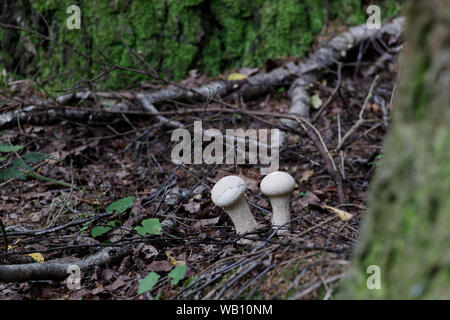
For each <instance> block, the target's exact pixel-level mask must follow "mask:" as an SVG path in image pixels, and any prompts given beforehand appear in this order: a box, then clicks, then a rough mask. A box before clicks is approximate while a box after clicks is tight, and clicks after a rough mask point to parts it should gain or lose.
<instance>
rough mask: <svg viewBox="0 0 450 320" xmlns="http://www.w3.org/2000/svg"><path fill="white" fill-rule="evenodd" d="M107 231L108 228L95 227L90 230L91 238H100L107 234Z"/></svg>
mask: <svg viewBox="0 0 450 320" xmlns="http://www.w3.org/2000/svg"><path fill="white" fill-rule="evenodd" d="M109 230H111V228H110V227H103V226H97V227H94V228H92V230H91V236H92V237H93V238H96V237H98V236H101V235H102V234H105V233H107V232H108V231H109Z"/></svg>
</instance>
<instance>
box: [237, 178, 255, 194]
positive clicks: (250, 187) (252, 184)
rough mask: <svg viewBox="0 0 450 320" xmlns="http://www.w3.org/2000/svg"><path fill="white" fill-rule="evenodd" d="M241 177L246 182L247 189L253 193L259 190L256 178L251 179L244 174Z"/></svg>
mask: <svg viewBox="0 0 450 320" xmlns="http://www.w3.org/2000/svg"><path fill="white" fill-rule="evenodd" d="M241 178H242V179H243V180H244V181H245V183H246V184H247V189H248V190H250V191H251V192H255V193H258V192H259V188H258V180H256V179H252V178H249V177H246V176H241Z"/></svg>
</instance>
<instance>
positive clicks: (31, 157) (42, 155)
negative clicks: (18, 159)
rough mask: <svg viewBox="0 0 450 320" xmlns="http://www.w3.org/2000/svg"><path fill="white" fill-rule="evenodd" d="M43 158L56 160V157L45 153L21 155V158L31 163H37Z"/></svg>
mask: <svg viewBox="0 0 450 320" xmlns="http://www.w3.org/2000/svg"><path fill="white" fill-rule="evenodd" d="M45 159H52V160H57V159H56V158H54V157H52V156H51V155H49V154H47V153H39V152H34V153H28V154H26V155H24V156H23V157H22V160H24V161H26V162H31V163H38V162H41V161H42V160H45Z"/></svg>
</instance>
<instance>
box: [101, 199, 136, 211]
mask: <svg viewBox="0 0 450 320" xmlns="http://www.w3.org/2000/svg"><path fill="white" fill-rule="evenodd" d="M133 204H134V197H127V198H123V199H120V200H117V201H114V202H113V203H111V204H110V205H109V206H108V207H107V208H106V212H115V213H122V212H124V211H125V210H127V209H129V208H132V207H133Z"/></svg>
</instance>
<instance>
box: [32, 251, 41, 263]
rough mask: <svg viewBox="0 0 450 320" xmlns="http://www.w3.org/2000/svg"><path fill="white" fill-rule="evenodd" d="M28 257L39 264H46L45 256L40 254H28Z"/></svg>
mask: <svg viewBox="0 0 450 320" xmlns="http://www.w3.org/2000/svg"><path fill="white" fill-rule="evenodd" d="M28 256H29V257H31V258H32V259H33V260H34V261H35V262H38V263H42V262H44V256H43V255H42V254H41V253H39V252H35V253H30V254H28Z"/></svg>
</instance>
